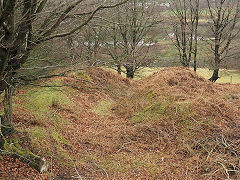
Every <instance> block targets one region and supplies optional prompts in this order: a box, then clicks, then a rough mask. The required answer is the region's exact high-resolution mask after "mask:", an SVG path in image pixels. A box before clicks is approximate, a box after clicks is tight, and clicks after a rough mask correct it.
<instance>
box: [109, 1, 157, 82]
mask: <svg viewBox="0 0 240 180" xmlns="http://www.w3.org/2000/svg"><path fill="white" fill-rule="evenodd" d="M151 3H152V4H151ZM151 3H148V4H147V3H146V1H144V0H131V1H129V2H128V3H126V4H125V5H124V6H122V7H121V8H119V9H118V11H115V12H114V13H113V18H112V19H111V25H110V26H109V27H108V28H107V31H108V32H109V34H110V35H109V37H108V39H106V41H105V48H106V50H105V52H106V53H107V54H108V55H109V56H110V57H111V58H112V60H113V63H114V64H115V66H116V67H117V71H118V73H120V72H121V71H122V70H121V66H123V67H124V68H125V69H126V75H127V77H128V78H133V77H134V73H135V72H136V70H138V69H139V68H141V67H143V66H146V65H147V64H148V63H149V59H150V58H149V57H148V50H149V48H150V47H151V46H153V44H154V43H153V38H151V37H150V36H148V35H149V31H150V30H151V29H152V28H153V27H154V25H156V24H157V23H158V22H159V21H158V20H156V18H155V17H154V12H153V11H152V10H153V8H154V2H151Z"/></svg>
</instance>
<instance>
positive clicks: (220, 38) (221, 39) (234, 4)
mask: <svg viewBox="0 0 240 180" xmlns="http://www.w3.org/2000/svg"><path fill="white" fill-rule="evenodd" d="M207 4H208V11H209V18H210V22H209V27H210V31H211V32H212V35H213V36H214V40H212V43H210V46H211V47H210V48H211V52H212V54H214V64H213V70H214V71H213V74H212V77H211V78H210V79H209V80H210V81H212V82H216V81H217V79H218V78H219V76H218V73H219V68H220V66H221V63H222V62H223V60H224V59H225V58H226V57H227V56H228V55H229V51H230V50H231V49H232V47H231V44H232V42H233V40H234V38H235V37H236V36H237V35H238V34H239V29H238V28H237V25H238V23H239V15H240V14H239V10H240V9H239V1H232V0H219V1H214V2H212V3H211V2H210V0H207Z"/></svg>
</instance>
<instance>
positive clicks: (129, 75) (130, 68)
mask: <svg viewBox="0 0 240 180" xmlns="http://www.w3.org/2000/svg"><path fill="white" fill-rule="evenodd" d="M125 68H126V71H127V78H131V79H132V78H134V73H135V71H134V68H133V66H131V65H129V66H126V67H125Z"/></svg>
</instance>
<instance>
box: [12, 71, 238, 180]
mask: <svg viewBox="0 0 240 180" xmlns="http://www.w3.org/2000/svg"><path fill="white" fill-rule="evenodd" d="M45 83H46V82H45ZM47 84H48V85H49V84H50V85H52V84H54V85H58V86H57V87H54V88H50V87H48V88H45V89H42V88H36V87H35V88H27V89H22V90H19V91H18V92H17V95H16V96H15V97H14V102H15V107H14V108H15V109H14V112H15V114H14V123H15V125H16V126H17V130H18V132H19V135H18V137H19V140H18V142H19V143H20V144H21V145H22V146H24V147H26V149H29V150H30V151H32V152H34V153H35V154H38V155H40V156H43V157H45V158H46V159H47V160H48V161H49V162H50V172H49V176H51V177H53V178H56V179H61V178H62V179H71V178H73V177H75V178H76V177H79V175H80V176H81V177H82V178H95V179H112V178H115V179H131V178H133V177H134V178H135V177H136V179H224V178H225V179H227V178H229V179H230V178H231V179H239V178H240V174H239V171H240V167H239V153H240V147H239V145H240V144H239V137H240V126H239V122H240V119H239V117H240V102H239V99H240V86H239V85H221V84H213V83H211V82H209V81H208V80H206V79H204V78H203V77H200V76H198V75H197V74H195V73H194V72H193V71H191V70H189V69H186V68H166V69H163V70H161V71H159V72H156V73H154V74H153V75H152V76H149V77H147V78H144V79H140V80H136V81H133V80H132V81H130V80H128V79H125V78H123V77H121V76H120V75H117V74H114V73H112V72H109V71H106V70H104V69H102V68H91V69H87V70H85V71H78V72H75V73H69V74H68V77H64V78H58V77H57V78H53V79H51V80H49V81H48V82H47ZM60 85H62V86H63V87H59V86H60Z"/></svg>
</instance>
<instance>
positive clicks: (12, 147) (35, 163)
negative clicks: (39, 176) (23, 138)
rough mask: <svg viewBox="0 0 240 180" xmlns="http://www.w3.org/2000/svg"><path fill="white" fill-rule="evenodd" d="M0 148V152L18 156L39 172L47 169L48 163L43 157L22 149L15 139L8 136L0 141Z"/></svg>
mask: <svg viewBox="0 0 240 180" xmlns="http://www.w3.org/2000/svg"><path fill="white" fill-rule="evenodd" d="M0 148H1V149H2V154H6V155H10V156H12V157H13V158H18V159H20V160H21V161H22V162H24V163H26V164H28V165H29V166H30V167H32V168H34V169H36V170H37V171H38V172H40V173H43V172H45V171H47V169H48V164H47V162H46V160H45V159H44V158H41V157H39V156H37V155H35V154H33V153H32V152H30V151H28V150H25V149H22V147H21V146H20V144H19V143H18V141H17V140H16V139H12V138H10V139H7V140H6V139H5V140H3V141H1V143H0Z"/></svg>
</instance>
